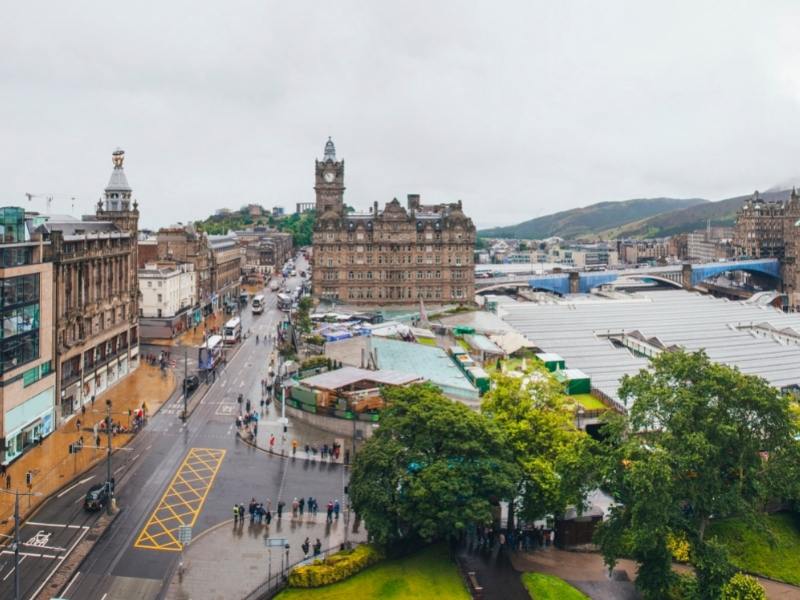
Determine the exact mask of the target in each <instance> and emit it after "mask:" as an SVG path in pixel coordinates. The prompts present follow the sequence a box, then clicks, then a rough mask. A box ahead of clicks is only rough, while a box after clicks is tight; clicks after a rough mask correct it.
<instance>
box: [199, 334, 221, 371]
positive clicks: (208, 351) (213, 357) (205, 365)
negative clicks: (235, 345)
mask: <svg viewBox="0 0 800 600" xmlns="http://www.w3.org/2000/svg"><path fill="white" fill-rule="evenodd" d="M221 359H222V336H221V335H212V336H211V337H209V338H208V340H207V341H206V343H205V344H203V345H202V346H200V369H201V370H203V371H210V370H211V369H213V368H214V367H216V366H217V364H218V363H219V361H220V360H221Z"/></svg>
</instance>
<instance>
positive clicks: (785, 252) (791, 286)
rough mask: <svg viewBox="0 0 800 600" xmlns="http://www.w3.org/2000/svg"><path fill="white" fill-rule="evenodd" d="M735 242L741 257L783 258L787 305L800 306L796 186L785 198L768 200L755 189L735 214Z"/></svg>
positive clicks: (799, 215) (799, 222)
mask: <svg viewBox="0 0 800 600" xmlns="http://www.w3.org/2000/svg"><path fill="white" fill-rule="evenodd" d="M733 246H734V248H735V252H736V255H737V256H739V257H743V258H744V257H747V258H778V259H780V261H781V279H782V281H783V291H784V293H785V294H786V301H787V305H788V307H789V308H790V309H792V310H797V309H800V268H799V265H798V258H799V257H798V254H800V194H798V193H797V190H796V189H793V190H792V192H791V194H790V195H789V198H788V199H787V200H785V201H781V200H777V201H765V200H764V199H763V198H761V197H760V196H759V194H758V192H755V193H754V194H753V197H752V198H749V199H748V200H747V201H746V202H745V204H744V206H742V208H740V209H739V212H738V213H737V214H736V226H735V227H734V230H733Z"/></svg>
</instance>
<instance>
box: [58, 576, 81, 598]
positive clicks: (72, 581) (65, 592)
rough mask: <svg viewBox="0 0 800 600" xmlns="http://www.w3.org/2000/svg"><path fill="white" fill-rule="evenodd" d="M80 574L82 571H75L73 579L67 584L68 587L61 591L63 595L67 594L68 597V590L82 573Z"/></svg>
mask: <svg viewBox="0 0 800 600" xmlns="http://www.w3.org/2000/svg"><path fill="white" fill-rule="evenodd" d="M80 574H81V572H80V571H78V572H77V573H75V575H73V576H72V579H70V580H69V583H68V584H67V587H65V588H64V591H63V592H61V594H60V595H61V596H65V597H66V595H67V592H68V591H69V588H71V587H72V584H73V583H75V580H76V579H77V578H78V575H80Z"/></svg>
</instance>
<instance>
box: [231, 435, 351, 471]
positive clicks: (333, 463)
mask: <svg viewBox="0 0 800 600" xmlns="http://www.w3.org/2000/svg"><path fill="white" fill-rule="evenodd" d="M236 437H238V438H239V439H240V440H242V441H243V442H244V443H245V444H247V445H248V446H250V447H251V448H255V449H256V450H260V451H261V452H263V453H264V454H269V455H270V456H275V457H277V458H294V459H295V460H306V461H310V462H314V463H319V464H321V465H328V466H329V467H330V466H336V467H343V468H345V469H348V468H350V465H348V464H345V462H344V461H342V462H331V461H325V460H322V459H319V460H317V459H311V458H308V456H306V457H305V458H303V457H302V456H292V455H291V454H282V453H280V452H275V451H273V450H267V449H266V448H262V447H261V446H259V445H258V444H256V443H254V442H251V441H250V440H248V439H245V437H244V436H243V435H242V432H241V431H237V432H236Z"/></svg>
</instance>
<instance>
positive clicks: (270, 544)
mask: <svg viewBox="0 0 800 600" xmlns="http://www.w3.org/2000/svg"><path fill="white" fill-rule="evenodd" d="M287 543H288V540H287V539H286V538H271V537H268V538H264V545H265V546H266V547H267V548H274V547H277V546H279V547H281V548H283V547H284V546H286V544H287Z"/></svg>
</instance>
